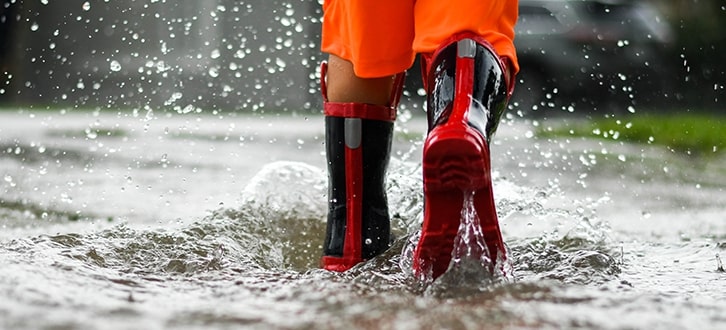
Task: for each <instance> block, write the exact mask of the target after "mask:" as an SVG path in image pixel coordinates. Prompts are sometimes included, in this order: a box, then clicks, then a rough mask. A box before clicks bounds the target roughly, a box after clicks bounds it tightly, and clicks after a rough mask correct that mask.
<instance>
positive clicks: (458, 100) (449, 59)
mask: <svg viewBox="0 0 726 330" xmlns="http://www.w3.org/2000/svg"><path fill="white" fill-rule="evenodd" d="M427 59H428V60H429V61H426V62H425V63H426V64H424V66H425V67H426V68H425V71H424V72H425V74H424V77H425V79H426V81H425V85H426V90H427V92H428V102H427V103H428V108H427V113H428V122H429V134H428V136H427V138H426V141H425V143H424V149H423V177H424V222H423V228H422V232H421V238H420V240H419V242H418V245H417V247H416V250H415V252H414V260H413V267H414V272H415V273H416V275H417V277H419V278H431V279H435V278H437V277H439V276H441V275H442V274H443V273H444V272H446V270H447V268H448V267H449V263H450V261H451V258H452V249H453V248H454V239H455V238H456V235H457V232H458V229H459V224H460V221H461V218H462V207H463V204H464V193H465V192H467V193H472V192H473V193H474V208H475V210H476V212H477V214H478V217H479V225H480V227H481V231H482V233H483V236H484V241H485V243H486V247H487V249H488V252H489V256H488V257H489V258H490V260H491V261H492V267H494V266H495V265H496V264H497V263H501V262H503V261H504V260H505V259H506V251H505V247H504V242H503V240H502V236H501V233H500V230H499V222H498V220H497V213H496V209H495V204H494V197H493V195H492V182H491V163H490V158H489V145H488V144H489V142H490V139H491V137H492V134H494V132H495V130H496V127H497V125H498V124H499V119H500V118H501V116H502V114H503V113H504V111H505V109H506V104H507V101H508V98H509V95H510V91H511V85H510V86H507V82H506V78H505V74H506V66H505V65H504V63H503V62H502V61H501V60H500V58H499V57H498V56H497V55H496V54H495V53H494V51H493V50H492V47H491V45H490V44H489V43H487V42H486V41H485V40H484V39H482V38H481V37H479V36H476V35H473V34H461V35H456V36H454V37H453V38H452V39H450V40H449V41H448V42H446V43H444V44H443V46H442V47H440V48H439V49H438V50H437V51H436V52H434V53H433V55H432V56H430V57H428V58H427ZM492 271H493V268H492Z"/></svg>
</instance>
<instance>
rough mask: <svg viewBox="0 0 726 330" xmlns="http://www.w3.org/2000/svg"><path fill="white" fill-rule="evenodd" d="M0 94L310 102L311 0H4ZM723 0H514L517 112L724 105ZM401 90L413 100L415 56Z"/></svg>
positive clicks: (417, 92) (252, 104)
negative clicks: (516, 8)
mask: <svg viewBox="0 0 726 330" xmlns="http://www.w3.org/2000/svg"><path fill="white" fill-rule="evenodd" d="M0 10H1V12H0V68H1V70H0V75H1V77H0V107H3V108H15V107H30V108H35V109H44V108H48V109H56V108H81V109H129V110H134V111H144V110H149V109H155V110H156V109H159V108H163V109H166V110H171V111H176V112H179V113H189V112H202V111H205V112H206V111H210V112H215V111H223V112H229V111H239V112H265V111H275V112H278V111H286V112H310V113H313V112H318V111H319V108H320V98H319V92H318V80H319V70H318V66H319V62H320V61H321V60H322V59H323V58H324V57H323V56H322V55H321V53H320V51H319V46H318V45H319V39H320V33H319V30H320V17H321V15H322V13H321V5H320V1H303V0H288V1H280V0H248V1H239V0H204V1H200V0H145V1H135V0H94V1H86V0H3V1H2V8H0ZM723 31H726V2H724V1H723V0H650V1H646V0H632V1H627V0H595V1H563V0H521V1H520V19H519V22H518V25H517V38H516V45H517V48H518V53H519V56H520V63H521V66H522V72H521V75H520V76H519V78H518V80H519V86H518V88H517V91H516V93H515V96H514V100H513V102H512V107H513V110H515V111H516V113H518V114H520V115H521V116H548V115H556V114H560V113H563V114H569V113H576V114H586V115H592V114H599V113H603V114H609V113H617V112H633V111H635V109H638V110H639V111H641V110H642V111H658V112H662V111H682V110H684V109H687V110H688V111H705V112H722V111H723V105H722V104H723V102H724V93H725V91H724V84H725V82H726V61H723V58H726V40H725V39H726V35H724V33H723ZM413 68H414V69H412V70H409V71H410V72H409V78H408V81H407V88H406V97H407V98H408V102H409V104H413V106H414V108H420V105H421V103H422V102H423V99H422V97H421V95H422V91H421V89H420V88H421V84H420V73H419V72H418V65H417V64H415V65H414V66H413Z"/></svg>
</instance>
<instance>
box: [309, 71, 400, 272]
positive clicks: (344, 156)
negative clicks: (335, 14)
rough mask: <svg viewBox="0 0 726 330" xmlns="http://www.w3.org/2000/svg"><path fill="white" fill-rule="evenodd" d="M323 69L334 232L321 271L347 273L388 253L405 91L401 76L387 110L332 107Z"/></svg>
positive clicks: (361, 106)
mask: <svg viewBox="0 0 726 330" xmlns="http://www.w3.org/2000/svg"><path fill="white" fill-rule="evenodd" d="M326 71H327V64H326V63H323V66H322V72H321V73H322V77H323V78H322V79H323V81H322V83H321V88H322V92H323V98H324V105H323V106H324V113H325V144H326V156H327V160H328V175H329V181H328V227H327V230H326V234H325V242H324V244H323V257H322V260H321V266H322V267H323V268H324V269H327V270H332V271H338V272H342V271H346V270H348V269H350V268H351V267H353V266H355V265H356V264H358V263H360V262H362V261H365V260H368V259H371V258H373V257H375V256H377V255H379V254H381V253H383V252H384V251H385V250H387V249H388V247H389V246H390V243H391V229H390V217H389V214H388V201H387V199H386V190H385V176H386V168H387V167H388V161H389V157H390V151H391V140H392V137H393V122H394V121H395V119H396V107H397V106H398V101H399V97H400V95H401V90H402V88H403V77H404V75H403V74H400V75H398V76H397V77H396V81H395V83H394V91H393V93H392V97H391V100H390V102H389V104H388V105H387V106H381V105H373V104H364V103H335V102H328V99H327V90H326V86H325V77H326Z"/></svg>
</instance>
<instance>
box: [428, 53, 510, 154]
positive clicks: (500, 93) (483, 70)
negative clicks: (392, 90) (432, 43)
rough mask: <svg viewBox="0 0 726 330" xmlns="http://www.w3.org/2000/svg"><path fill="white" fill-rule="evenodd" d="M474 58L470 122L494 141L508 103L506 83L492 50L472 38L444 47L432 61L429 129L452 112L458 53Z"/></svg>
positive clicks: (441, 121)
mask: <svg viewBox="0 0 726 330" xmlns="http://www.w3.org/2000/svg"><path fill="white" fill-rule="evenodd" d="M459 56H464V57H472V58H474V87H473V92H472V96H471V97H472V104H471V108H470V111H469V113H468V115H469V117H468V118H467V119H468V122H469V125H471V126H472V127H474V128H476V129H477V130H478V131H479V132H481V133H482V135H483V136H484V137H485V138H486V139H487V141H488V142H491V141H490V140H491V137H492V136H493V135H494V133H495V132H496V129H497V126H498V125H499V121H500V119H501V117H502V115H503V114H504V112H505V110H506V107H507V101H508V98H507V85H506V82H505V75H504V70H503V68H502V65H501V64H500V61H499V59H498V58H497V56H496V55H494V53H492V51H491V50H490V49H489V48H487V47H485V46H484V45H482V44H479V43H477V42H475V41H473V40H471V39H462V40H460V41H458V42H454V43H452V44H450V45H448V46H446V47H445V48H444V49H442V50H441V51H440V52H439V53H438V54H437V55H436V57H435V58H434V59H433V63H431V66H430V68H431V69H430V70H429V72H430V73H429V75H428V77H427V79H428V81H427V86H429V89H430V91H429V93H428V99H427V105H428V108H427V115H428V122H429V130H431V129H433V127H434V126H437V125H439V124H442V123H444V122H446V121H447V120H448V118H449V115H450V114H451V107H452V104H453V100H454V92H455V87H456V86H455V85H456V77H455V73H456V62H457V61H456V60H457V57H459Z"/></svg>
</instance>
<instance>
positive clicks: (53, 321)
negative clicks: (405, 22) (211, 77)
mask: <svg viewBox="0 0 726 330" xmlns="http://www.w3.org/2000/svg"><path fill="white" fill-rule="evenodd" d="M0 119H1V120H0V169H2V179H3V180H2V181H0V191H2V196H1V197H0V225H1V226H2V233H0V297H1V298H2V299H0V328H6V329H18V328H41V329H43V328H47V329H51V328H52V329H87V328H104V329H128V328H138V329H162V328H190V329H191V328H238V327H240V326H247V327H253V328H295V329H307V328H310V329H319V328H344V327H345V328H360V329H368V328H400V329H421V328H452V329H460V328H470V329H481V328H612V329H620V328H626V329H627V328H668V329H678V328H698V329H701V328H711V329H719V328H722V327H724V326H726V314H725V313H724V310H726V302H724V298H726V293H725V292H726V272H724V269H723V262H722V261H721V259H722V258H723V256H722V255H723V254H724V253H723V252H724V251H725V250H726V219H725V217H726V212H724V211H725V210H726V207H725V206H724V205H726V196H725V195H724V191H723V190H724V187H726V165H725V164H724V163H725V162H723V160H724V159H723V158H721V159H693V158H687V157H685V156H682V155H676V154H672V153H670V152H668V151H667V150H662V149H659V148H656V147H651V146H639V145H628V144H621V143H617V141H615V142H612V143H606V142H595V141H589V140H580V139H572V140H566V139H562V140H556V141H545V140H538V139H535V138H531V133H530V130H531V129H532V123H526V122H523V121H514V122H507V123H505V124H503V125H502V127H501V128H500V133H499V136H497V137H496V141H497V142H496V143H495V145H494V146H493V150H494V151H493V152H494V154H495V156H494V159H493V162H494V167H495V168H496V169H497V170H496V172H495V173H494V185H495V187H494V189H495V196H496V197H497V208H498V210H499V214H500V218H501V221H502V230H503V236H504V238H505V241H506V242H507V244H508V248H509V260H510V263H511V265H510V266H511V268H512V269H511V272H510V275H508V276H506V277H504V276H501V275H499V276H494V277H492V276H490V275H489V276H487V275H486V274H483V273H482V271H481V267H479V268H477V267H476V266H477V265H476V263H475V264H474V265H470V264H466V263H462V265H463V266H461V267H459V268H458V269H457V270H452V271H450V272H449V273H447V274H446V275H445V276H443V277H441V278H440V279H438V280H437V281H435V282H433V283H422V282H420V281H418V280H416V279H415V278H414V276H413V274H412V273H411V272H410V269H409V267H410V264H411V260H410V258H411V253H410V251H411V246H412V244H413V243H414V242H415V240H416V238H417V231H418V228H419V225H420V222H421V220H422V219H421V218H422V202H423V198H422V195H421V180H420V177H421V172H420V171H421V169H420V166H419V163H418V159H419V157H420V150H419V148H418V147H419V146H420V143H421V139H422V136H423V130H424V127H425V125H424V124H423V123H422V122H421V121H420V120H419V119H414V120H411V121H409V122H406V123H398V128H397V136H398V138H397V140H396V142H395V144H396V152H395V156H394V159H393V160H392V163H391V167H390V170H389V176H388V194H389V199H390V203H391V208H392V210H391V211H392V212H391V213H392V214H393V215H394V219H393V227H394V228H393V231H394V233H395V235H396V237H398V239H397V240H396V242H395V243H394V246H393V247H392V248H391V249H390V250H389V251H388V252H387V253H385V254H384V255H382V256H379V257H378V258H376V259H374V260H371V261H369V262H367V263H364V264H361V265H359V266H357V267H355V268H354V269H352V270H351V271H349V272H346V273H343V274H337V273H330V272H326V271H322V270H319V269H317V263H318V258H319V254H320V250H321V247H320V245H321V243H322V235H323V232H324V230H325V223H324V217H325V210H326V206H325V204H324V202H325V194H326V177H325V172H324V167H323V166H324V161H325V160H324V157H323V155H322V151H323V147H322V119H321V118H320V117H311V118H305V117H289V116H288V117H274V116H273V117H268V118H264V117H263V118H260V117H256V118H252V117H235V116H226V117H225V116H218V117H212V116H176V117H167V116H160V117H156V116H154V115H153V114H146V115H145V116H144V115H139V114H111V113H100V114H99V113H80V114H70V113H49V112H40V113H33V112H32V111H29V110H18V111H12V112H8V113H3V114H0ZM540 124H541V123H540Z"/></svg>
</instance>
